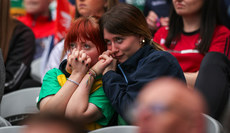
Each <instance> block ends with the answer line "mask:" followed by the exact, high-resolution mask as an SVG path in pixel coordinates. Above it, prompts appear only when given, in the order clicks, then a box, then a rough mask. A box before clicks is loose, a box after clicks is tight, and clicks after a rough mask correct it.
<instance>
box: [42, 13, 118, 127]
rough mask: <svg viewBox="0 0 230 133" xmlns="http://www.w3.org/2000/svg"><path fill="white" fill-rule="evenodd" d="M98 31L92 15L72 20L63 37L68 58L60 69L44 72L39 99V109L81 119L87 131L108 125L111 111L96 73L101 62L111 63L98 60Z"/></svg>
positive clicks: (101, 44)
mask: <svg viewBox="0 0 230 133" xmlns="http://www.w3.org/2000/svg"><path fill="white" fill-rule="evenodd" d="M99 31H100V28H99V24H98V19H96V18H94V17H80V18H78V19H77V20H75V21H74V23H73V24H72V26H71V28H70V31H69V32H68V34H67V36H66V40H65V50H66V51H69V54H68V58H67V60H64V61H63V62H62V63H61V64H60V66H59V69H57V68H54V69H51V70H49V71H48V72H47V73H46V75H45V77H44V79H43V84H42V88H41V92H40V95H39V101H38V106H39V107H40V110H41V111H46V112H47V111H48V112H51V113H58V114H61V115H65V116H67V117H70V118H73V119H77V120H78V121H82V122H83V124H87V125H88V127H87V129H88V130H93V129H96V128H100V127H102V126H106V125H108V123H109V121H110V119H111V117H112V115H113V112H114V111H113V108H112V107H111V105H110V103H109V100H108V99H107V97H106V96H105V93H104V91H103V88H102V81H101V76H100V75H98V74H100V73H101V72H100V71H99V70H100V69H101V68H104V66H102V65H107V64H109V63H110V62H109V61H105V60H100V61H98V56H99V55H100V54H101V53H102V52H103V51H104V50H105V45H104V42H103V37H102V36H101V35H100V32H99ZM101 61H103V63H100V62H101ZM97 62H98V63H97ZM100 64H101V65H100ZM95 72H97V73H95Z"/></svg>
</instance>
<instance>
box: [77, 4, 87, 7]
mask: <svg viewBox="0 0 230 133" xmlns="http://www.w3.org/2000/svg"><path fill="white" fill-rule="evenodd" d="M85 7H86V5H85V4H79V5H78V8H85Z"/></svg>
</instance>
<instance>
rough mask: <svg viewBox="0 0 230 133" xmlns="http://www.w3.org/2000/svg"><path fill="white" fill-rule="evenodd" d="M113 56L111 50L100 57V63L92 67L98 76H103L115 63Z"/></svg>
mask: <svg viewBox="0 0 230 133" xmlns="http://www.w3.org/2000/svg"><path fill="white" fill-rule="evenodd" d="M112 54H113V53H112V52H111V51H110V50H107V51H105V52H104V53H102V55H100V56H99V57H98V60H99V61H98V62H97V63H96V64H95V65H94V66H93V67H92V69H93V70H94V71H95V72H96V73H97V74H98V75H100V74H102V72H103V71H104V69H105V68H106V67H107V66H108V65H109V64H110V63H111V62H112V61H113V57H112Z"/></svg>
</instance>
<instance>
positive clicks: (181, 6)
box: [176, 3, 184, 8]
mask: <svg viewBox="0 0 230 133" xmlns="http://www.w3.org/2000/svg"><path fill="white" fill-rule="evenodd" d="M183 7H184V5H183V4H180V3H177V4H176V8H183Z"/></svg>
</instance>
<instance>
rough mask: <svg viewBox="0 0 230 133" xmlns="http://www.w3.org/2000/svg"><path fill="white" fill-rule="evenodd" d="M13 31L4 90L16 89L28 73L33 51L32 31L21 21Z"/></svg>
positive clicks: (33, 39) (33, 38)
mask: <svg viewBox="0 0 230 133" xmlns="http://www.w3.org/2000/svg"><path fill="white" fill-rule="evenodd" d="M15 21H16V22H17V23H18V24H17V26H16V28H15V30H14V32H13V36H12V38H11V41H10V48H9V52H8V57H7V60H6V83H5V92H10V91H13V90H17V89H18V88H19V87H20V85H21V83H22V82H23V81H24V80H25V79H26V78H28V76H29V74H30V64H31V62H32V60H33V55H34V52H35V37H34V34H33V32H32V31H31V30H30V29H29V28H28V27H27V26H25V25H24V24H22V23H21V22H19V21H17V20H15Z"/></svg>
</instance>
